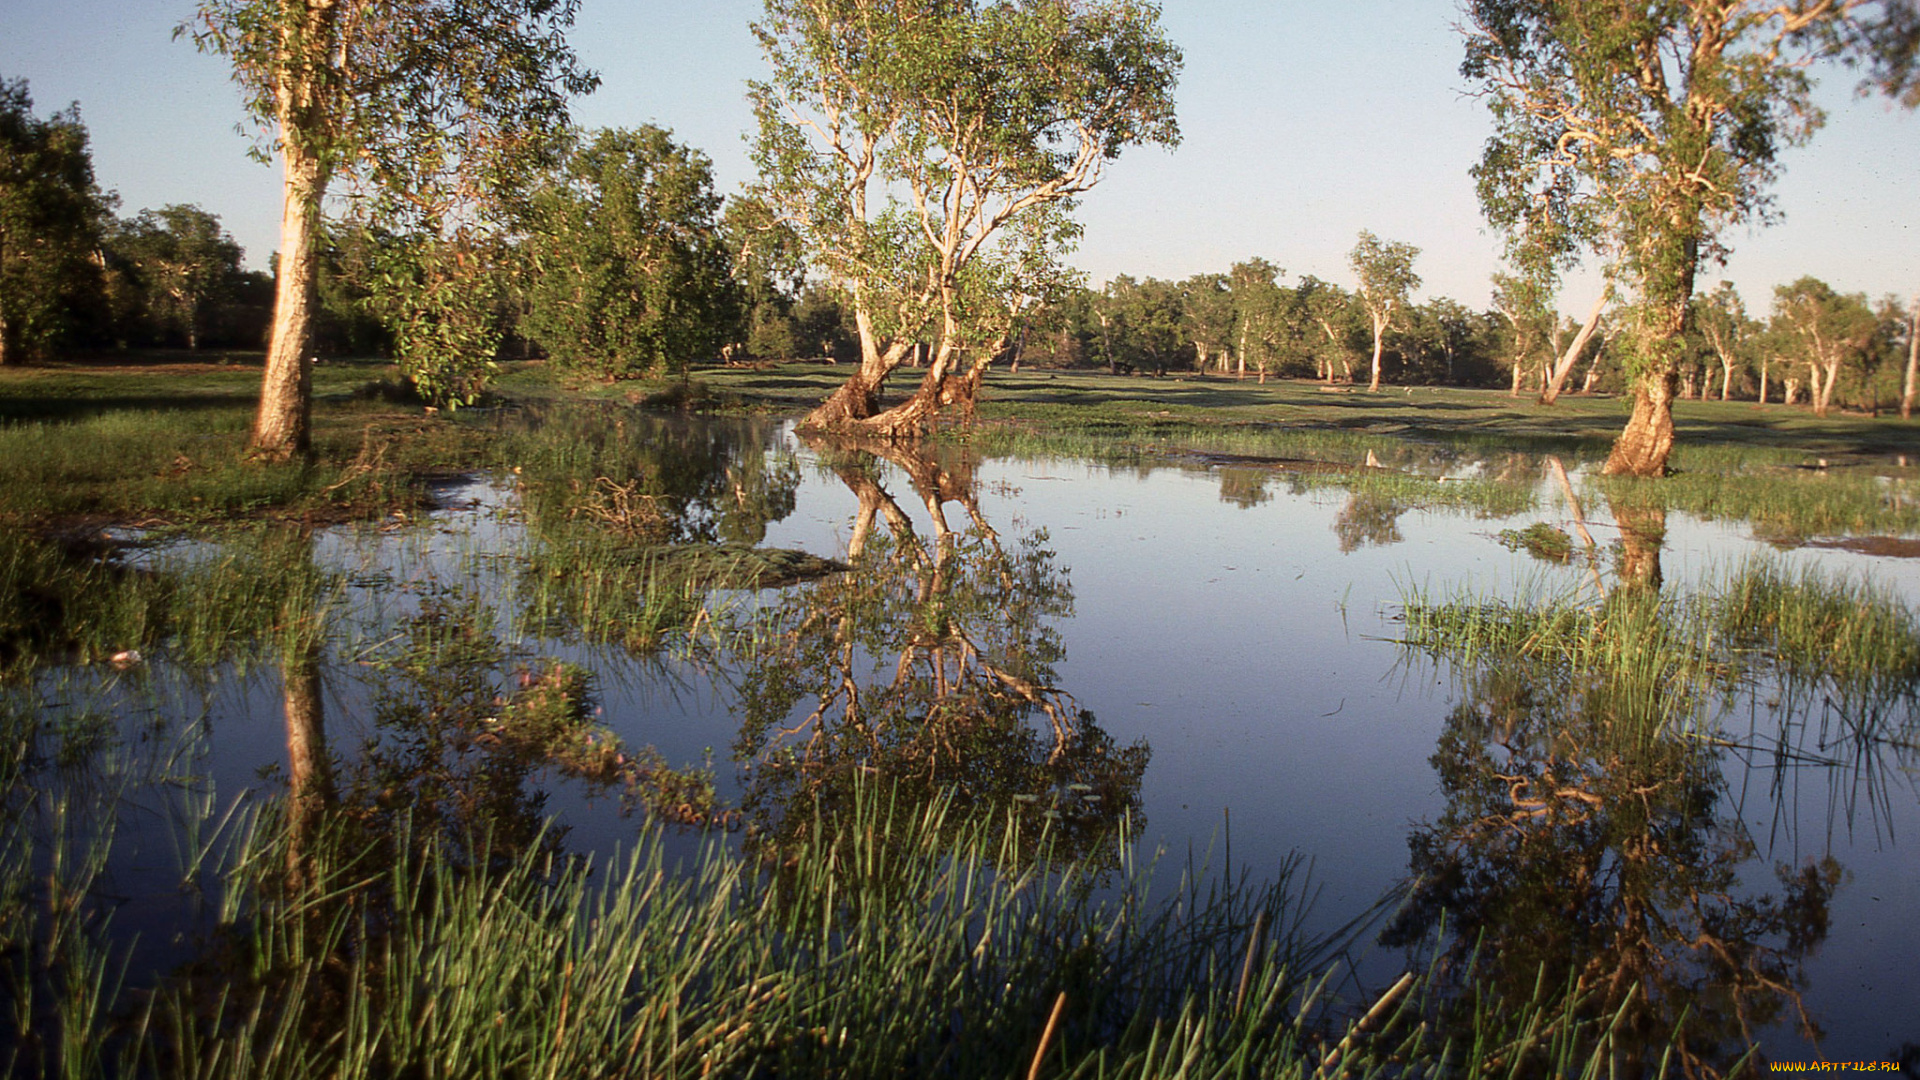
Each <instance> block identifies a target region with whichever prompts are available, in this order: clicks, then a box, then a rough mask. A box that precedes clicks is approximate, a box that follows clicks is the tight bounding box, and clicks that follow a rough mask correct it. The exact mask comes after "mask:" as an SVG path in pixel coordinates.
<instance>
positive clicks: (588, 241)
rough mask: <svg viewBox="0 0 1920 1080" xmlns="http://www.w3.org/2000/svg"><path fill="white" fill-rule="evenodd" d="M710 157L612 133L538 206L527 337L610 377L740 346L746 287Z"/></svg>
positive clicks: (651, 134)
mask: <svg viewBox="0 0 1920 1080" xmlns="http://www.w3.org/2000/svg"><path fill="white" fill-rule="evenodd" d="M720 205H721V200H720V197H719V196H718V195H716V194H714V192H713V169H712V165H711V164H710V163H709V162H708V160H707V157H706V155H704V154H702V153H700V152H699V151H696V150H691V149H688V148H687V147H684V146H681V145H679V144H677V143H675V142H674V141H673V138H672V135H671V134H670V133H668V132H667V131H664V130H662V129H660V128H657V127H652V126H645V127H640V128H636V129H633V130H620V129H615V130H608V131H602V132H599V133H598V134H596V135H594V136H593V137H592V138H591V139H587V140H585V141H584V142H583V143H582V144H581V145H579V146H578V147H577V148H575V149H574V150H573V152H572V153H570V154H568V155H567V159H566V164H565V166H564V167H563V169H562V170H561V173H560V176H559V178H558V179H557V181H556V182H555V183H553V184H552V185H550V186H548V187H547V188H545V189H544V190H542V191H541V192H540V193H539V194H538V195H537V196H536V197H535V199H534V212H533V217H532V224H533V227H532V230H531V235H530V236H529V238H528V240H527V249H528V251H527V254H528V259H529V261H530V265H531V270H532V273H531V275H530V279H529V284H528V297H527V299H528V305H529V307H528V313H527V329H528V332H529V334H530V335H531V336H532V337H533V339H534V340H535V341H537V342H538V343H539V344H540V346H541V347H542V348H544V349H545V350H546V351H547V353H548V354H549V355H550V356H552V357H553V358H554V359H555V360H556V361H558V362H560V363H562V364H565V365H566V366H568V367H571V368H574V369H576V370H580V371H585V372H588V373H591V374H594V375H599V376H603V377H622V376H628V375H639V374H651V373H657V372H662V371H667V370H674V369H678V368H680V367H682V366H684V365H685V364H687V363H688V362H690V361H692V360H696V359H709V358H712V357H714V356H716V355H718V354H719V351H720V348H721V346H722V345H724V344H726V343H728V342H730V341H732V340H734V339H735V338H736V337H738V336H739V335H738V324H739V322H740V302H741V296H740V290H739V288H738V287H737V285H736V284H735V282H734V279H733V277H732V259H731V258H730V255H729V252H728V249H727V244H726V243H725V241H724V240H723V238H722V236H721V233H720Z"/></svg>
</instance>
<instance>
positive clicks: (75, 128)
mask: <svg viewBox="0 0 1920 1080" xmlns="http://www.w3.org/2000/svg"><path fill="white" fill-rule="evenodd" d="M106 217H107V203H106V200H105V198H104V197H103V196H102V195H101V193H100V191H99V189H98V188H96V187H95V186H94V180H93V158H92V156H91V155H90V154H89V153H88V150H87V129H86V125H84V124H82V123H81V122H80V110H79V108H78V106H70V107H68V108H66V109H63V110H61V111H59V112H56V113H54V114H53V115H52V116H49V117H46V118H44V119H43V118H41V117H38V116H35V115H34V112H33V95H32V94H31V93H30V92H29V91H28V89H27V83H26V80H24V79H0V364H9V363H13V362H15V361H16V360H17V359H18V358H19V357H20V356H21V355H22V354H24V353H30V352H38V351H40V350H42V349H44V348H46V347H47V346H48V345H49V344H51V343H52V342H53V341H54V339H56V338H57V337H58V336H59V335H60V334H61V332H62V331H64V330H65V329H66V324H67V321H68V316H69V313H70V311H71V310H72V308H73V307H74V301H75V299H76V294H77V293H80V292H83V291H86V290H89V289H93V290H97V289H98V286H99V275H98V269H97V266H96V264H95V262H94V255H95V254H96V253H97V252H98V251H99V248H100V227H101V222H102V220H103V219H104V218H106Z"/></svg>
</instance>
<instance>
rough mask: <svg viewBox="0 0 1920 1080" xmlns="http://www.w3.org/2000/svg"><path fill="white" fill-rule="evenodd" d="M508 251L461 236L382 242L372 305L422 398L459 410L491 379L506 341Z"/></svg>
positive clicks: (490, 240)
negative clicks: (504, 299) (503, 303)
mask: <svg viewBox="0 0 1920 1080" xmlns="http://www.w3.org/2000/svg"><path fill="white" fill-rule="evenodd" d="M505 258H506V252H505V249H504V245H503V244H502V243H501V242H500V241H499V240H497V239H495V238H491V237H486V236H480V235H476V234H474V233H472V232H469V231H465V230H462V231H459V232H456V233H455V234H453V235H452V236H449V237H445V238H443V237H440V236H438V235H436V234H435V233H432V232H416V233H413V234H410V235H408V236H405V237H401V238H397V239H391V240H387V241H386V242H384V243H381V244H379V245H378V246H377V247H376V249H375V251H374V254H373V265H372V267H371V271H372V277H371V297H370V298H369V300H368V306H369V308H370V309H371V310H373V311H375V312H377V313H379V315H380V316H381V319H382V321H383V322H384V323H385V324H386V327H387V330H388V332H389V333H390V334H391V335H392V338H393V359H394V362H395V363H397V364H398V365H399V366H400V370H401V372H402V373H403V374H404V375H405V376H406V378H407V381H408V382H410V383H411V384H412V385H413V387H414V389H415V390H416V391H417V392H418V393H419V395H420V396H421V397H422V398H425V399H426V400H427V401H429V402H432V403H434V404H436V405H445V406H449V407H458V406H461V405H471V404H473V403H474V402H475V401H477V400H478V399H479V397H480V395H481V393H482V392H483V391H485V389H486V387H487V385H488V384H489V383H490V382H491V381H492V376H493V371H494V367H495V364H494V361H495V358H496V357H497V356H498V355H499V352H500V343H501V340H502V338H503V336H504V333H503V331H502V328H501V323H502V321H503V320H502V317H501V313H500V310H499V309H500V306H501V301H502V295H503V293H504V291H505V288H506V284H505V280H504V279H505V276H506V271H505V269H504V267H503V266H502V263H503V262H504V260H505Z"/></svg>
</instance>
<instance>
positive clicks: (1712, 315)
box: [1694, 281, 1753, 401]
mask: <svg viewBox="0 0 1920 1080" xmlns="http://www.w3.org/2000/svg"><path fill="white" fill-rule="evenodd" d="M1694 324H1695V325H1696V326H1698V327H1699V329H1700V336H1702V337H1704V338H1706V339H1707V345H1708V346H1709V347H1710V348H1712V349H1713V355H1714V358H1715V359H1717V360H1719V361H1720V400H1721V401H1732V400H1733V369H1734V367H1735V366H1736V365H1737V364H1738V363H1739V361H1740V354H1741V352H1742V351H1743V346H1744V345H1745V344H1746V340H1747V337H1748V335H1749V334H1751V333H1752V328H1753V320H1751V319H1749V318H1747V307H1746V305H1745V304H1743V303H1741V301H1740V294H1739V293H1738V292H1736V291H1734V288H1733V282H1731V281H1723V282H1721V283H1720V284H1719V285H1717V286H1715V287H1714V290H1713V291H1712V292H1710V293H1707V294H1705V295H1703V296H1701V297H1699V298H1698V300H1697V301H1696V305H1695V308H1694Z"/></svg>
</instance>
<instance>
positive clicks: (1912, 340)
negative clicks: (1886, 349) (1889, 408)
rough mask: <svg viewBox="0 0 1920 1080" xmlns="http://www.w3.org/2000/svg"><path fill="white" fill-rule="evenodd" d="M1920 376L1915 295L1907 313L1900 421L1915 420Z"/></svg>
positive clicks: (1919, 296) (1919, 308)
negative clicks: (1903, 384) (1904, 375)
mask: <svg viewBox="0 0 1920 1080" xmlns="http://www.w3.org/2000/svg"><path fill="white" fill-rule="evenodd" d="M1917 375H1920V293H1915V294H1914V297H1913V300H1912V301H1911V302H1910V303H1909V305H1908V311H1907V382H1906V386H1905V387H1904V388H1903V389H1902V390H1901V391H1900V419H1902V420H1910V419H1912V418H1913V398H1914V390H1915V385H1914V380H1915V377H1916V376H1917Z"/></svg>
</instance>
